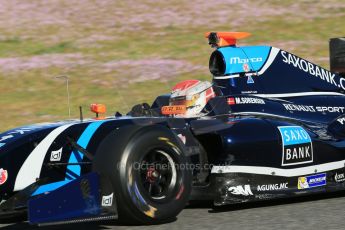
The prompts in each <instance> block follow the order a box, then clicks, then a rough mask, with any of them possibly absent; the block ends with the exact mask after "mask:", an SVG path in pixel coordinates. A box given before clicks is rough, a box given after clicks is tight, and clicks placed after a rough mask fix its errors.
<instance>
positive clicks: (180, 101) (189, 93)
mask: <svg viewBox="0 0 345 230" xmlns="http://www.w3.org/2000/svg"><path fill="white" fill-rule="evenodd" d="M213 97H215V93H214V90H213V87H212V84H211V83H210V82H208V81H199V80H186V81H182V82H180V83H177V84H176V85H175V86H174V88H173V89H172V92H171V96H170V100H169V105H170V106H185V107H186V112H185V113H184V114H178V115H176V116H178V117H186V118H187V117H197V116H198V115H201V113H202V110H203V109H204V107H205V106H206V104H207V102H208V101H209V100H210V99H211V98H213Z"/></svg>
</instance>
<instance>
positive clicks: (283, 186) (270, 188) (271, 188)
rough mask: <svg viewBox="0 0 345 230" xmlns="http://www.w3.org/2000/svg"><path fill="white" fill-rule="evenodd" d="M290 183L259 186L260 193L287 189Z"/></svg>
mask: <svg viewBox="0 0 345 230" xmlns="http://www.w3.org/2000/svg"><path fill="white" fill-rule="evenodd" d="M287 188H288V183H280V184H267V185H258V188H257V190H258V191H276V190H282V189H287Z"/></svg>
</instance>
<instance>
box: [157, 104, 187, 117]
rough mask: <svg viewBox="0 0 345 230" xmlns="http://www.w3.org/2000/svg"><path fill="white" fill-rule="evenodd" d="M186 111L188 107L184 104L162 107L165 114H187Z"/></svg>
mask: <svg viewBox="0 0 345 230" xmlns="http://www.w3.org/2000/svg"><path fill="white" fill-rule="evenodd" d="M186 111H187V109H186V106H184V105H171V106H163V107H162V109H161V112H162V114H163V115H177V114H185V113H186Z"/></svg>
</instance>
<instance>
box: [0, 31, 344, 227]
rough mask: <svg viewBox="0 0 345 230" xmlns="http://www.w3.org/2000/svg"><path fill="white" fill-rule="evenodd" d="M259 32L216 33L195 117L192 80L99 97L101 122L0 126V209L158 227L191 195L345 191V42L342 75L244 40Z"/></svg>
mask: <svg viewBox="0 0 345 230" xmlns="http://www.w3.org/2000/svg"><path fill="white" fill-rule="evenodd" d="M249 35H250V34H249V33H245V32H210V33H207V34H206V37H207V38H208V42H209V44H210V45H211V46H212V47H213V48H214V49H215V50H214V51H213V52H212V54H211V56H210V62H209V68H210V72H211V74H212V78H213V79H212V84H211V86H209V85H208V84H206V83H205V84H201V85H203V86H206V87H207V89H208V90H209V89H210V88H209V87H211V89H212V90H209V91H205V93H206V94H205V95H206V96H205V97H206V98H208V99H207V100H206V102H207V103H206V104H205V106H204V107H203V108H201V109H200V110H201V111H198V113H199V112H200V113H199V115H198V116H185V113H186V111H187V110H186V109H188V108H189V107H188V105H189V106H190V102H191V101H192V102H194V101H196V100H197V98H195V97H191V99H190V98H189V99H188V97H187V96H183V94H181V92H180V91H179V90H181V87H186V85H188V84H194V83H195V82H196V81H188V82H187V83H186V82H184V83H183V84H182V85H179V86H178V87H176V88H174V90H173V92H172V94H166V95H160V96H158V97H157V99H156V100H155V101H154V102H153V103H152V105H151V106H149V105H148V104H140V105H137V106H134V107H133V109H132V110H131V111H130V112H129V113H128V114H127V115H121V114H119V113H116V114H115V115H114V116H113V117H103V116H102V114H103V113H104V112H105V107H104V106H103V105H99V104H93V105H92V108H91V109H92V111H93V112H95V113H96V114H97V116H96V118H93V119H77V120H69V121H60V122H56V123H44V124H34V125H30V126H24V127H19V128H15V129H12V130H9V131H7V132H4V133H2V134H0V201H1V203H0V218H1V219H3V220H4V219H8V218H12V217H14V216H17V215H22V214H27V216H28V220H29V222H30V223H31V224H35V225H36V224H37V225H45V224H57V223H59V224H60V223H75V222H83V221H96V220H106V219H120V220H121V221H124V222H127V223H128V222H129V223H131V224H157V223H164V222H167V221H170V220H172V219H174V218H175V217H176V216H177V215H178V214H179V213H180V211H181V210H182V209H183V208H184V207H185V205H186V204H188V202H189V201H200V200H211V201H213V203H214V206H215V207H216V206H222V205H231V204H235V203H242V202H251V201H261V200H269V199H277V198H288V197H296V196H307V195H311V194H316V193H327V192H333V191H339V190H345V94H344V91H345V79H344V78H342V77H341V76H342V74H343V73H344V72H345V71H344V67H345V62H344V60H345V58H344V57H345V51H344V50H345V49H344V47H345V39H344V38H339V39H332V40H331V51H332V53H331V60H333V61H332V63H331V67H332V68H333V69H332V70H333V71H334V72H331V71H328V70H326V69H324V68H322V67H321V66H318V65H315V64H313V63H311V62H309V61H307V60H305V59H303V58H300V57H298V56H296V55H293V54H291V53H289V52H287V51H284V50H281V49H278V48H275V47H271V46H243V47H241V46H237V41H238V40H239V39H242V38H245V37H248V36H249ZM334 47H336V48H335V49H334ZM336 72H337V73H336ZM200 87H201V86H200ZM184 90H186V92H187V91H188V90H187V89H185V88H184ZM173 95H174V96H173ZM184 103H185V104H184ZM190 107H191V106H190ZM192 109H194V110H195V108H192ZM194 110H193V111H194Z"/></svg>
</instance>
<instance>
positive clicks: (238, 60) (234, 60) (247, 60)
mask: <svg viewBox="0 0 345 230" xmlns="http://www.w3.org/2000/svg"><path fill="white" fill-rule="evenodd" d="M261 61H262V58H261V57H254V58H245V59H241V58H239V57H232V58H230V64H245V63H251V62H261Z"/></svg>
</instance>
